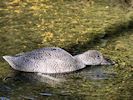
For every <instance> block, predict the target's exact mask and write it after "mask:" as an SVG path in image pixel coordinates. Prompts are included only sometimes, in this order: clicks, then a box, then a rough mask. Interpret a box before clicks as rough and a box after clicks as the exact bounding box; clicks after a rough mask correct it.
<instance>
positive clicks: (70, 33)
mask: <svg viewBox="0 0 133 100" xmlns="http://www.w3.org/2000/svg"><path fill="white" fill-rule="evenodd" d="M105 1H106V2H105ZM109 1H110V0H2V1H1V3H0V43H1V45H0V56H3V55H7V54H8V55H12V54H16V53H20V52H25V51H30V50H33V49H36V48H41V47H46V46H59V47H61V48H64V49H65V50H67V51H68V52H70V53H72V54H77V53H81V52H83V51H86V50H88V49H97V50H99V51H101V52H102V53H103V54H105V55H106V56H108V57H110V59H112V60H113V61H115V62H116V64H115V65H114V66H112V67H106V66H103V67H102V68H101V69H102V71H103V73H104V74H106V75H107V76H108V75H111V76H113V78H112V77H111V78H110V77H109V78H107V79H100V80H99V79H90V78H89V79H88V78H87V76H86V74H83V73H80V75H77V74H76V73H74V75H73V74H72V75H70V76H69V79H68V81H69V82H66V83H64V84H63V85H58V86H50V85H48V84H47V83H45V84H44V83H37V84H32V83H30V82H25V81H23V79H16V80H9V81H7V80H5V77H8V76H9V77H10V76H14V77H15V75H14V72H13V71H12V70H11V68H10V67H9V65H8V64H7V63H6V62H4V61H3V60H2V59H1V58H0V60H1V61H0V99H1V98H11V99H21V98H27V99H34V98H35V99H36V98H37V99H42V98H45V97H46V99H58V100H59V99H72V100H73V99H78V100H80V99H83V100H88V99H94V98H95V99H98V100H99V99H101V100H103V99H105V100H107V99H111V100H118V99H126V100H130V99H131V98H133V96H132V93H133V76H132V74H133V45H132V43H133V12H132V10H130V9H131V8H130V9H127V8H123V7H120V6H116V5H112V4H111V3H110V2H109ZM112 1H114V0H112ZM117 1H119V0H117ZM120 1H122V0H120ZM123 1H124V0H123ZM129 1H132V0H129ZM130 5H132V4H130ZM92 69H93V68H92ZM92 69H91V68H90V70H92ZM93 70H94V69H93ZM12 74H13V75H12ZM87 74H88V73H87ZM81 76H82V77H81ZM94 76H95V75H94ZM96 77H98V76H97V75H96ZM46 93H47V94H46ZM48 93H49V94H48Z"/></svg>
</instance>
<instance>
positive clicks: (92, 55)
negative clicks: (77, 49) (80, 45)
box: [76, 50, 113, 65]
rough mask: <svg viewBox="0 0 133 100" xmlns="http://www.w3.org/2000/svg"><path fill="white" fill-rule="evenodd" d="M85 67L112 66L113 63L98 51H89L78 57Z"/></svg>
mask: <svg viewBox="0 0 133 100" xmlns="http://www.w3.org/2000/svg"><path fill="white" fill-rule="evenodd" d="M76 58H78V59H79V60H80V61H82V63H84V64H85V65H112V64H113V63H112V61H108V60H107V59H106V58H104V57H103V55H102V54H101V53H100V52H99V51H97V50H88V51H86V52H84V53H82V54H79V55H77V56H76Z"/></svg>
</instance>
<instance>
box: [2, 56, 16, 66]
mask: <svg viewBox="0 0 133 100" xmlns="http://www.w3.org/2000/svg"><path fill="white" fill-rule="evenodd" d="M3 58H4V59H5V60H6V61H7V62H8V63H9V65H10V66H11V67H14V66H15V65H14V61H13V60H14V57H12V56H3Z"/></svg>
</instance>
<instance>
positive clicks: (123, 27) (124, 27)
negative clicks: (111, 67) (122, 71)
mask: <svg viewBox="0 0 133 100" xmlns="http://www.w3.org/2000/svg"><path fill="white" fill-rule="evenodd" d="M132 30H133V20H129V21H127V22H123V23H115V25H114V26H112V25H111V26H108V27H107V28H106V29H105V34H98V35H96V36H95V37H94V38H92V39H91V40H90V41H88V42H85V43H84V44H80V43H79V44H76V45H75V44H72V45H70V46H68V49H67V51H68V52H70V53H71V54H73V55H76V54H79V53H82V52H84V51H86V50H89V49H93V48H95V47H96V46H99V45H100V44H101V40H102V39H103V40H112V39H115V38H118V37H120V36H122V35H124V34H125V32H129V31H132ZM130 34H131V33H128V34H127V33H126V35H130ZM75 51H76V52H75Z"/></svg>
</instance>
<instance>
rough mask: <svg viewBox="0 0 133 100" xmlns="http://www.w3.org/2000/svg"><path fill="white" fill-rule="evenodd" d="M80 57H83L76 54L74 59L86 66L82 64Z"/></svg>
mask: <svg viewBox="0 0 133 100" xmlns="http://www.w3.org/2000/svg"><path fill="white" fill-rule="evenodd" d="M82 56H83V55H82V54H78V55H75V56H74V58H75V59H76V61H78V62H80V63H82V64H84V65H86V64H85V63H84V61H83V60H82Z"/></svg>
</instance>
